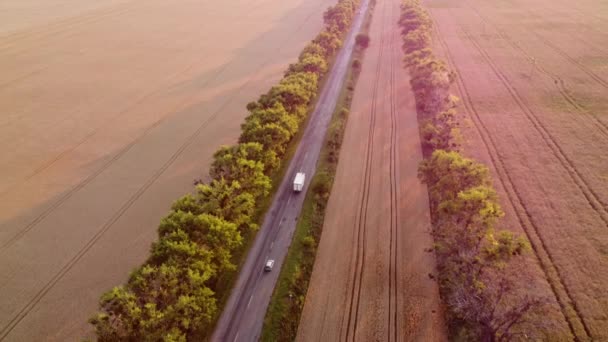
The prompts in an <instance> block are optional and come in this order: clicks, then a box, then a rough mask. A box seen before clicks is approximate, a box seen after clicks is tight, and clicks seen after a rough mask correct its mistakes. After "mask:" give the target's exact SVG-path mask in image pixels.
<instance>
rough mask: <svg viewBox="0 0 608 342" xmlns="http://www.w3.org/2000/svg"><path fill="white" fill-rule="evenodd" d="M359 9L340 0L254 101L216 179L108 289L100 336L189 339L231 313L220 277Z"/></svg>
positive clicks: (248, 233)
mask: <svg viewBox="0 0 608 342" xmlns="http://www.w3.org/2000/svg"><path fill="white" fill-rule="evenodd" d="M357 5H358V0H340V1H339V2H338V4H337V5H336V6H334V7H331V8H329V9H328V10H327V11H326V12H325V15H324V21H325V25H324V29H323V30H322V32H321V33H320V34H319V35H318V36H317V37H316V38H315V39H314V40H313V41H312V42H310V43H309V44H308V45H307V46H306V47H305V48H304V50H303V51H302V53H301V55H300V56H299V59H298V62H297V63H295V64H292V65H290V66H289V68H288V70H287V71H286V73H285V76H284V77H283V79H282V80H281V81H280V82H279V84H277V85H276V86H274V87H272V88H271V89H270V90H269V91H268V92H267V93H266V94H264V95H262V96H260V98H259V99H258V100H257V101H255V102H252V103H249V104H248V105H247V110H248V111H249V112H250V114H249V116H247V118H246V119H245V122H244V123H243V124H242V126H241V127H242V134H241V136H240V138H239V141H238V143H237V144H236V145H233V146H225V147H221V148H220V149H219V150H218V151H217V152H216V153H215V154H214V161H213V163H212V165H211V169H210V171H209V175H210V176H211V181H210V182H209V183H207V184H198V185H197V186H196V190H195V192H194V193H192V194H188V195H186V196H184V197H182V198H180V199H178V200H177V201H176V202H175V203H174V204H173V206H172V208H171V211H170V212H169V214H168V215H167V216H166V217H165V218H163V219H162V220H161V223H160V226H159V228H158V241H156V242H155V243H153V245H152V247H151V251H150V256H149V257H148V260H146V262H145V263H144V264H143V265H142V266H141V267H139V268H138V269H136V270H135V271H133V272H132V274H131V276H130V277H129V280H128V282H127V283H126V284H125V285H122V286H118V287H115V288H114V289H112V290H111V291H109V292H107V293H105V294H104V295H102V297H101V299H100V312H99V313H98V314H96V315H95V316H94V317H93V318H91V319H90V322H91V323H92V324H93V326H94V327H95V331H96V333H97V338H98V340H100V341H187V340H192V339H198V338H200V337H201V336H204V335H205V334H207V333H209V331H210V329H211V328H212V325H213V323H214V322H215V320H216V318H217V315H218V314H219V312H220V309H221V308H218V303H217V299H218V293H221V292H222V291H226V289H223V288H220V287H219V286H218V283H219V280H220V278H221V277H222V276H225V275H226V274H227V273H228V272H235V271H236V266H235V264H234V260H233V259H234V255H235V254H236V253H237V252H242V248H243V245H244V239H245V238H249V239H252V238H253V236H254V234H252V233H253V232H255V231H256V230H257V228H258V226H257V224H256V223H255V221H254V219H255V218H254V214H255V212H256V209H258V207H257V206H258V205H259V203H260V202H261V201H260V200H261V199H262V198H263V197H265V196H268V195H269V191H270V189H271V187H272V184H271V178H270V176H271V175H272V174H273V173H274V172H276V171H277V170H278V168H279V167H280V163H281V161H282V157H283V156H284V154H285V151H286V149H287V146H288V144H289V142H290V141H291V140H292V138H293V137H294V135H295V134H296V133H297V132H298V131H299V129H300V126H301V124H302V122H303V121H304V119H305V117H306V114H307V112H308V106H309V104H310V103H311V101H312V100H313V98H314V97H315V95H316V94H317V92H318V87H319V79H320V78H322V77H323V76H324V75H325V73H326V72H327V70H328V65H329V64H330V60H331V59H332V58H333V56H334V54H335V53H336V51H337V50H338V49H339V47H340V45H341V44H342V39H343V37H344V35H345V33H346V31H347V30H348V28H349V26H350V23H351V21H352V18H353V17H354V14H355V10H356V7H357ZM239 254H240V253H239Z"/></svg>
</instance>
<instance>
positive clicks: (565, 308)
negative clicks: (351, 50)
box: [429, 11, 591, 341]
mask: <svg viewBox="0 0 608 342" xmlns="http://www.w3.org/2000/svg"><path fill="white" fill-rule="evenodd" d="M429 15H430V17H431V19H432V21H433V30H434V32H435V37H437V39H438V41H439V43H440V45H441V46H442V48H443V50H444V52H445V56H446V58H447V62H448V65H450V67H451V68H452V70H454V71H455V72H457V74H458V75H459V76H460V75H462V72H461V71H460V69H459V68H458V66H457V65H456V63H455V61H454V59H453V57H452V52H451V51H450V48H449V46H448V45H447V43H446V42H445V40H444V39H443V36H442V34H441V32H440V30H439V28H438V26H437V21H436V20H435V19H434V17H433V15H432V12H431V11H429ZM456 86H457V89H458V91H459V93H460V95H461V97H462V99H463V105H464V106H463V107H464V109H465V111H466V112H467V114H468V116H469V117H470V118H471V120H472V121H473V123H474V126H475V128H476V130H477V132H478V133H479V135H480V137H481V139H482V141H483V143H484V145H485V147H486V150H487V151H488V155H489V157H490V160H491V162H492V165H493V166H494V168H495V170H496V172H497V174H498V181H499V182H500V183H501V185H502V187H503V188H504V190H505V193H506V195H507V200H508V201H509V204H510V205H511V206H512V207H513V209H514V212H515V214H516V216H517V220H518V222H519V224H520V225H521V227H522V228H523V230H524V232H525V234H526V236H527V237H528V239H529V241H530V243H531V246H532V249H533V251H534V254H535V256H536V258H537V259H538V262H539V265H540V266H541V269H542V270H543V272H544V274H545V278H546V280H547V283H548V284H549V286H550V287H551V290H552V292H553V294H554V296H555V299H556V302H557V303H558V304H559V306H560V309H561V312H562V314H563V316H564V319H565V321H566V323H567V324H568V327H569V329H570V332H571V333H572V335H573V336H574V338H575V340H576V341H585V340H588V339H589V337H590V336H591V334H590V332H589V331H590V330H589V328H588V327H587V325H586V323H585V321H584V320H583V318H582V315H581V314H580V311H579V309H578V308H577V305H576V302H574V300H573V299H572V295H571V293H570V291H569V289H568V287H567V286H566V284H565V282H564V280H563V276H562V275H561V273H560V272H559V269H558V268H557V267H556V265H555V261H554V259H553V256H552V255H551V253H550V252H549V250H548V249H547V247H546V243H545V240H544V239H543V238H542V235H541V234H540V233H539V229H538V226H537V225H536V224H535V222H534V219H533V218H532V215H531V214H530V211H529V209H528V208H527V207H526V205H525V204H524V201H523V200H522V196H521V194H520V192H519V191H518V190H517V188H516V187H515V185H514V183H513V179H512V176H511V174H510V173H509V172H508V171H507V167H506V166H505V162H504V160H503V158H502V157H501V156H500V153H499V152H498V148H497V147H496V142H495V141H494V138H493V137H492V135H491V134H490V132H489V129H488V128H487V126H486V125H485V123H484V122H483V120H482V119H481V115H480V114H479V112H478V111H477V108H476V107H475V105H474V103H473V100H472V98H471V95H470V93H469V90H468V88H467V87H466V85H465V83H464V81H463V80H462V78H461V77H457V78H456Z"/></svg>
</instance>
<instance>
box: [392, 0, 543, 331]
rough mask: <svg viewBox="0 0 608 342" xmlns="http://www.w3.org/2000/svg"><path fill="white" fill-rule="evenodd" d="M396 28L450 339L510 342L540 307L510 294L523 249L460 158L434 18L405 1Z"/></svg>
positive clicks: (490, 192)
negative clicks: (512, 271) (512, 267)
mask: <svg viewBox="0 0 608 342" xmlns="http://www.w3.org/2000/svg"><path fill="white" fill-rule="evenodd" d="M399 25H400V27H401V29H402V36H403V51H404V52H405V58H404V62H405V66H406V68H407V69H408V70H409V73H410V76H411V80H410V83H411V86H412V89H413V91H414V96H415V99H416V108H417V111H418V118H419V123H420V136H421V139H422V145H423V152H424V156H425V160H423V161H422V162H421V164H420V166H419V177H420V179H421V180H422V181H423V182H424V183H425V184H427V185H428V191H429V198H430V207H431V214H432V218H433V230H432V233H433V237H434V240H435V248H434V251H435V255H436V257H437V268H438V275H437V281H438V282H439V288H440V292H441V297H442V300H443V302H444V303H445V306H446V308H447V312H446V318H447V323H448V328H449V333H450V339H451V340H458V341H462V340H466V341H506V340H511V339H512V338H514V336H516V335H517V334H519V333H522V329H523V328H522V323H523V322H524V321H525V319H526V318H527V317H528V316H529V314H530V312H531V311H532V310H538V309H539V308H540V307H541V305H540V304H541V303H542V300H540V299H538V298H531V297H521V296H516V295H514V291H513V286H514V284H513V281H512V279H511V278H510V277H509V276H508V275H506V272H505V271H506V270H507V268H508V266H509V264H510V263H512V261H513V260H514V258H515V257H517V256H519V255H521V254H522V253H523V252H525V251H526V250H528V249H529V248H530V247H529V243H528V241H527V240H526V239H525V238H524V237H522V236H519V235H517V234H514V233H513V232H511V231H508V230H499V229H497V228H496V227H497V223H498V221H499V220H500V218H501V217H502V216H504V213H503V211H502V209H501V207H500V205H499V203H498V197H497V194H496V190H495V189H494V188H493V185H492V180H491V176H490V172H489V170H488V168H487V167H486V166H485V165H483V164H481V163H479V162H476V161H474V160H472V159H469V158H465V157H464V156H463V155H462V154H461V153H460V152H459V144H458V143H457V139H455V137H456V136H457V135H458V122H457V120H456V119H455V115H456V107H457V103H458V101H459V100H458V98H457V97H456V96H454V95H451V94H450V87H451V85H452V83H453V82H454V81H455V78H456V75H455V74H454V73H453V72H452V71H450V70H449V68H448V67H447V66H446V64H445V63H444V62H443V61H441V60H439V59H438V58H437V57H436V56H435V55H434V54H433V51H432V41H431V30H432V20H431V18H430V16H429V14H428V13H427V12H426V11H425V10H424V9H423V8H422V6H421V4H420V2H419V0H404V1H403V3H402V6H401V17H400V20H399ZM532 336H533V335H532Z"/></svg>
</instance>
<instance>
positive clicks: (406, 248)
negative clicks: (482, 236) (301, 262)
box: [298, 0, 445, 341]
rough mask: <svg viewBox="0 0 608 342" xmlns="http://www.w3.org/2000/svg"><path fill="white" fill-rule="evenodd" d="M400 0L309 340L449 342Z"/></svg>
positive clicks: (332, 208) (336, 202) (386, 15)
mask: <svg viewBox="0 0 608 342" xmlns="http://www.w3.org/2000/svg"><path fill="white" fill-rule="evenodd" d="M399 3H400V2H399V1H398V0H378V3H377V5H376V8H375V10H374V11H375V13H374V18H373V22H372V26H371V30H370V37H371V45H370V47H369V49H368V51H367V52H366V57H365V61H364V63H363V67H362V72H361V76H360V79H359V83H358V86H357V89H356V91H355V95H354V98H353V107H352V111H351V115H350V117H349V121H348V126H347V128H346V135H345V140H344V144H343V147H342V151H341V154H340V163H339V165H338V170H337V176H336V181H335V184H334V187H333V190H332V194H331V198H330V200H329V203H328V208H327V216H326V219H325V223H324V228H323V236H322V238H321V242H320V246H319V251H318V255H317V259H316V262H315V266H314V270H313V275H312V280H311V284H310V287H309V290H308V294H307V298H306V303H305V307H304V312H303V315H302V320H301V322H300V327H299V330H298V340H301V341H344V340H348V341H350V340H359V341H421V340H425V341H442V340H445V333H444V330H443V321H442V316H441V313H440V308H439V296H438V289H437V286H436V283H435V282H434V281H432V280H431V279H429V276H428V274H429V273H432V272H433V271H434V260H433V257H432V254H429V253H426V252H425V251H424V250H425V249H426V248H429V247H431V246H432V240H431V237H430V235H429V229H430V219H429V212H428V199H427V192H426V188H425V187H424V186H422V185H421V184H420V183H419V181H418V180H417V177H416V174H417V166H418V162H419V161H420V160H421V158H422V156H421V151H420V142H419V136H418V126H417V120H416V111H415V107H414V100H413V96H412V94H411V91H410V89H409V83H408V78H407V77H408V76H407V74H406V72H405V71H404V69H403V67H402V65H401V60H402V52H401V50H400V46H401V37H400V35H399V29H398V26H397V20H398V16H399Z"/></svg>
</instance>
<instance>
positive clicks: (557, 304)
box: [426, 0, 608, 341]
mask: <svg viewBox="0 0 608 342" xmlns="http://www.w3.org/2000/svg"><path fill="white" fill-rule="evenodd" d="M426 5H427V6H428V8H429V9H430V10H431V13H432V15H433V18H434V21H435V23H436V26H437V31H436V37H437V38H438V39H437V41H436V42H437V47H438V49H439V51H441V52H442V53H443V55H444V56H445V58H446V60H448V62H449V63H450V66H451V67H452V69H454V70H455V71H456V72H457V73H458V74H459V79H458V81H457V87H456V91H457V92H458V93H459V96H461V98H462V99H463V106H462V109H463V112H464V114H465V117H466V119H465V121H468V123H469V124H468V127H464V129H463V133H464V137H465V152H466V153H467V154H469V155H472V156H474V157H476V158H478V159H482V160H484V161H486V162H487V163H488V164H489V165H491V166H492V168H493V172H494V177H495V179H496V183H497V187H498V188H499V191H500V195H501V201H502V203H503V205H504V206H505V207H506V211H507V217H506V221H505V225H506V226H510V227H512V228H513V229H516V230H519V231H522V232H524V233H525V234H526V235H527V236H528V237H529V239H530V241H531V242H532V245H533V248H534V253H533V255H532V256H531V257H530V258H529V260H528V262H527V263H526V264H525V265H522V267H521V270H522V272H521V273H522V277H523V278H526V282H527V283H528V284H532V285H528V286H525V290H526V291H531V292H533V293H535V294H539V295H544V296H547V297H548V298H549V299H551V300H552V301H553V302H554V305H553V311H551V310H548V315H550V316H552V318H553V319H552V320H549V319H546V321H551V322H552V325H554V326H553V327H551V328H548V329H547V331H551V332H553V333H555V335H556V336H562V337H563V336H567V335H568V334H572V335H575V336H576V337H577V338H578V339H579V340H581V341H584V340H588V339H594V340H605V339H608V329H606V327H607V326H608V301H607V298H608V293H607V291H608V290H607V289H608V288H607V287H606V286H605V284H606V282H608V181H607V180H608V177H607V176H608V157H606V156H607V155H606V152H605V151H606V148H607V147H608V116H606V114H605V113H606V108H608V107H607V106H608V102H607V101H606V100H605V99H606V95H608V83H607V82H606V81H607V80H608V54H607V51H606V49H605V48H604V47H603V45H605V42H606V38H607V37H606V34H605V32H606V21H605V16H606V14H608V9H607V8H606V7H605V5H598V4H595V5H592V2H590V1H582V2H577V3H576V4H574V3H572V2H566V1H557V2H555V1H544V0H537V1H518V0H507V1H499V2H492V3H488V2H482V1H477V0H471V1H458V2H447V1H444V0H428V1H426Z"/></svg>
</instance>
